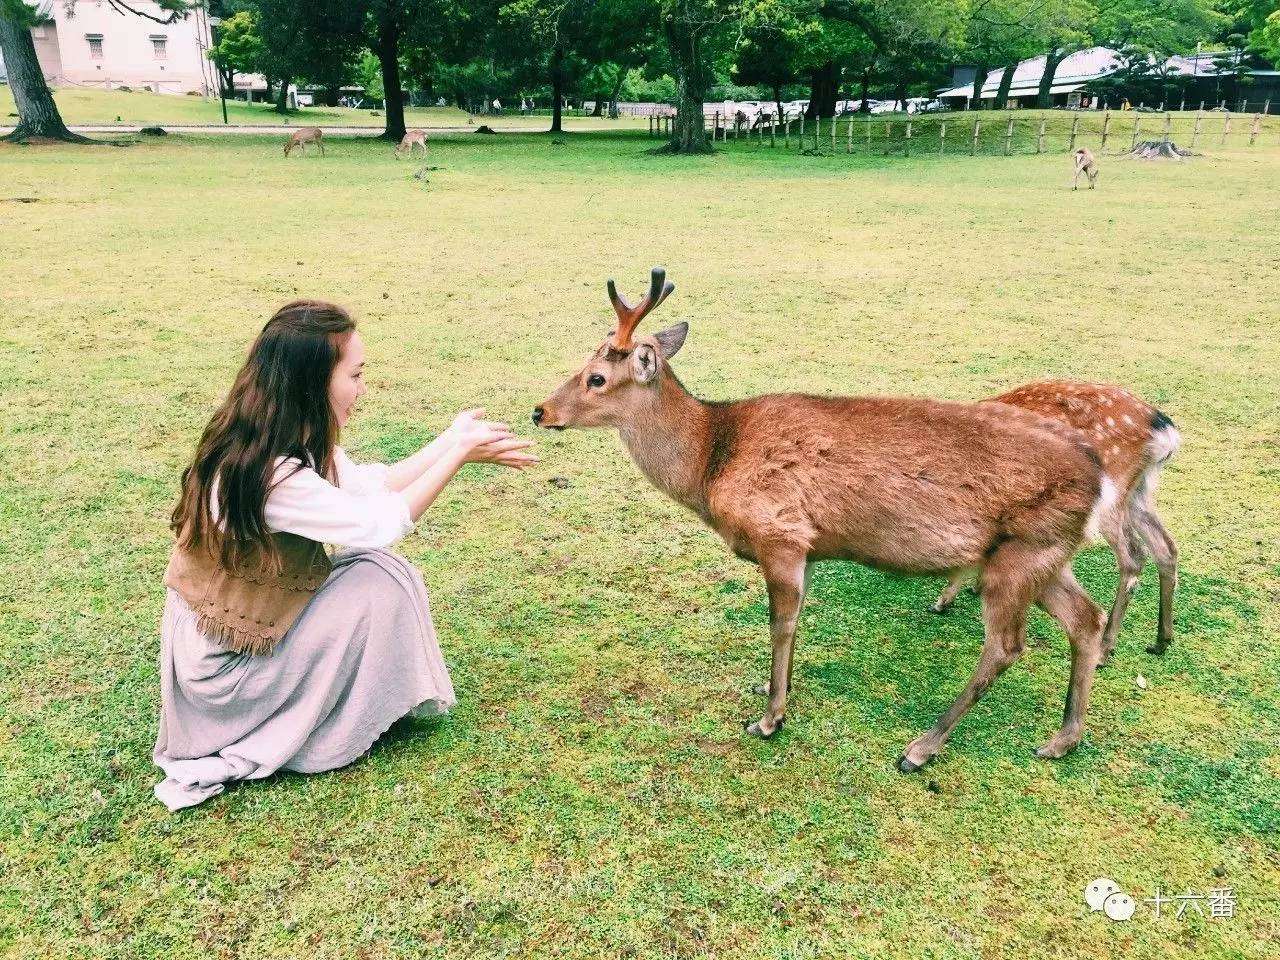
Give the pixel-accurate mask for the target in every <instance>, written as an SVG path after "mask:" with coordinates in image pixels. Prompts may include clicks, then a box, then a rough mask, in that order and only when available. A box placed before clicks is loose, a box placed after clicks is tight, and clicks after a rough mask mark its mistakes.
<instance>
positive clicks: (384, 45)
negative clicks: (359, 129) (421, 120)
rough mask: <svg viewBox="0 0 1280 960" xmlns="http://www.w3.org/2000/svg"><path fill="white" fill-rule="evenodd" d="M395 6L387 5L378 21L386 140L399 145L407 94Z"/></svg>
mask: <svg viewBox="0 0 1280 960" xmlns="http://www.w3.org/2000/svg"><path fill="white" fill-rule="evenodd" d="M395 6H396V5H395V4H392V3H387V4H383V9H382V17H381V19H380V20H379V22H378V49H377V51H376V53H377V55H378V63H380V64H381V65H382V95H383V96H384V97H385V98H386V110H385V113H386V117H387V122H386V127H385V129H384V130H383V131H382V139H383V140H393V141H395V142H396V143H399V142H400V141H401V140H402V139H403V138H404V93H403V91H402V90H401V89H400V24H399V22H397V20H396V11H395Z"/></svg>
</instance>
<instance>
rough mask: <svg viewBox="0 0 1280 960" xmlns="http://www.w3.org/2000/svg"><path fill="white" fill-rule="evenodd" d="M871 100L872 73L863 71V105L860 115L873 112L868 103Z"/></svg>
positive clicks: (859, 110) (860, 108)
mask: <svg viewBox="0 0 1280 960" xmlns="http://www.w3.org/2000/svg"><path fill="white" fill-rule="evenodd" d="M870 99H871V71H870V70H863V71H862V103H861V105H859V107H858V112H859V113H870V112H871V104H870V103H868V101H869V100H870Z"/></svg>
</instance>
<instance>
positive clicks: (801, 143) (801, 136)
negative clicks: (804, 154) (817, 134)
mask: <svg viewBox="0 0 1280 960" xmlns="http://www.w3.org/2000/svg"><path fill="white" fill-rule="evenodd" d="M800 149H801V150H803V149H804V114H803V113H801V114H800Z"/></svg>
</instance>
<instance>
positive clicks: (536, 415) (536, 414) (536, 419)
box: [533, 407, 542, 427]
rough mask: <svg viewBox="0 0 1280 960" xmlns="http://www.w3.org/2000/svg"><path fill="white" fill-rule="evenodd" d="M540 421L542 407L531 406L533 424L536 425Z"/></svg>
mask: <svg viewBox="0 0 1280 960" xmlns="http://www.w3.org/2000/svg"><path fill="white" fill-rule="evenodd" d="M541 422H542V408H541V407H534V408H533V425H534V426H535V427H536V426H537V425H538V424H540V423H541Z"/></svg>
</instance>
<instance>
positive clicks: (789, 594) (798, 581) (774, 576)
mask: <svg viewBox="0 0 1280 960" xmlns="http://www.w3.org/2000/svg"><path fill="white" fill-rule="evenodd" d="M761 566H762V567H763V568H764V578H765V585H766V586H767V587H768V589H769V635H770V638H771V639H772V641H773V666H772V669H771V671H770V673H769V704H768V706H766V707H765V711H764V715H763V716H762V717H761V718H760V719H759V720H757V721H756V722H755V723H753V724H751V725H750V726H748V727H747V733H749V734H751V735H752V736H756V737H763V738H765V739H768V738H769V737H772V736H773V735H774V734H775V733H777V732H778V728H779V727H781V726H782V722H783V720H784V719H785V717H786V712H787V688H788V685H789V684H788V681H789V680H790V673H791V654H792V650H793V648H794V646H795V639H796V624H797V623H798V622H799V620H800V608H801V606H803V604H804V592H805V589H804V588H805V558H804V557H803V556H799V557H796V556H788V557H786V558H776V559H771V560H769V561H763V560H762V562H761Z"/></svg>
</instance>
